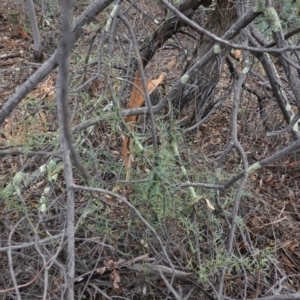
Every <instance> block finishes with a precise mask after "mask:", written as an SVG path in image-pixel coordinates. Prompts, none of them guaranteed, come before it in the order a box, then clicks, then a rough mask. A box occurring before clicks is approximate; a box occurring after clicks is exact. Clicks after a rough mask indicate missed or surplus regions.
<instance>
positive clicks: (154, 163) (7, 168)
mask: <svg viewBox="0 0 300 300" xmlns="http://www.w3.org/2000/svg"><path fill="white" fill-rule="evenodd" d="M146 2H147V1H141V2H140V3H139V5H140V6H139V7H138V8H140V9H137V8H132V7H131V8H130V9H131V10H129V15H130V16H131V19H130V21H131V22H133V23H134V26H135V27H134V28H135V31H136V32H137V38H139V39H143V38H144V37H145V36H147V32H151V30H153V29H154V28H155V26H156V25H155V22H156V21H155V20H162V19H163V18H164V12H163V11H162V10H161V8H160V7H159V6H157V5H156V4H155V5H153V6H149V5H147V3H146ZM23 9H24V7H23V6H22V5H21V4H19V2H18V3H17V2H13V1H1V3H0V24H1V26H0V67H1V68H0V97H1V102H0V105H1V106H2V105H3V104H4V103H5V102H6V101H7V100H8V99H9V97H10V96H11V95H12V94H13V93H14V92H16V91H17V88H18V86H20V85H21V84H22V83H23V82H24V81H25V80H27V79H28V78H29V76H30V75H32V74H33V73H34V72H35V71H36V70H37V69H38V68H39V67H40V64H38V63H36V62H34V61H33V40H32V35H31V30H30V25H29V24H30V23H29V21H28V19H27V18H26V17H25V15H24V13H23ZM52 9H54V8H52ZM83 9H84V7H81V6H80V7H77V10H75V15H76V14H79V13H80V12H81V11H82V10H83ZM50 12H51V9H50ZM47 13H49V11H46V12H45V11H44V16H45V15H46V14H47ZM37 14H38V17H39V18H41V15H42V12H41V7H39V6H37ZM105 16H106V15H105V14H102V15H100V16H99V17H97V20H95V21H94V22H93V23H92V24H91V25H90V26H89V27H87V28H85V34H84V36H83V37H82V38H81V39H80V40H79V42H78V43H77V44H76V47H75V48H74V50H73V54H72V56H71V62H70V65H71V70H72V72H73V73H72V78H71V83H70V85H71V87H70V102H69V105H70V108H71V114H72V126H75V125H77V124H80V123H81V122H84V121H86V120H89V119H92V118H94V117H99V116H103V118H102V121H101V122H100V123H99V124H98V125H97V126H95V127H93V128H92V129H91V130H89V129H87V130H85V131H84V134H80V133H76V134H74V141H75V142H76V144H77V148H78V151H80V157H81V159H82V160H83V161H84V162H85V164H86V165H87V166H88V168H89V170H90V172H91V173H92V175H93V182H92V184H93V186H95V187H99V188H105V189H107V190H110V191H113V192H114V193H118V194H120V195H122V196H124V197H126V198H127V199H128V200H129V201H130V203H132V204H133V205H134V206H135V207H136V208H137V209H138V211H139V212H140V213H141V214H142V216H144V217H145V219H146V221H147V222H148V223H149V224H151V226H152V228H154V229H155V231H156V232H157V234H158V235H159V236H160V238H161V240H162V243H163V245H164V247H165V249H166V251H167V252H168V255H169V258H170V259H171V261H172V263H173V264H174V266H175V267H176V269H178V270H181V271H182V272H184V275H182V274H181V275H178V276H177V277H176V278H175V281H174V287H175V289H176V290H177V291H180V289H181V290H182V292H183V294H185V295H187V294H188V293H189V292H191V294H190V298H189V299H200V298H199V297H200V296H199V295H200V294H201V297H203V299H205V297H204V296H203V295H204V294H203V293H202V289H205V290H207V291H208V292H209V293H211V292H212V290H211V286H210V284H212V285H213V286H215V285H216V284H217V282H215V281H214V280H215V278H216V276H217V275H218V274H219V272H220V270H222V268H224V266H227V271H226V276H225V285H224V291H223V293H224V295H227V296H228V297H231V298H236V299H246V298H251V299H254V298H257V297H261V296H266V295H272V294H275V293H276V292H279V293H288V292H300V279H299V276H297V274H299V272H300V270H299V266H300V245H299V241H300V215H299V211H300V210H299V199H300V189H299V183H298V182H299V180H298V178H299V173H300V159H299V153H295V154H292V155H289V156H286V157H284V159H282V160H280V161H278V162H276V163H274V164H272V165H269V166H267V167H266V168H264V169H263V170H261V171H258V172H256V173H253V174H250V176H249V179H248V181H247V184H246V188H245V189H244V194H243V196H242V199H241V204H240V208H239V219H238V227H237V230H236V233H235V239H234V245H233V248H234V252H233V253H234V254H233V257H230V258H227V257H226V255H225V250H224V245H225V243H226V242H225V240H226V238H227V234H228V230H229V226H228V224H229V223H228V222H229V221H230V218H231V211H232V207H233V205H234V197H235V192H236V187H237V186H236V185H235V186H233V187H232V188H231V189H229V190H228V191H227V192H226V193H223V192H221V193H220V195H219V197H218V201H217V200H216V198H215V193H214V192H213V191H211V190H205V189H200V188H198V189H197V193H198V194H199V195H201V197H200V198H199V199H198V200H197V201H196V202H193V201H192V200H195V199H191V197H190V195H189V192H188V190H187V189H186V188H182V187H181V183H184V182H185V181H186V178H185V177H184V176H183V175H179V174H181V164H183V165H184V166H185V168H186V169H187V170H188V177H189V180H190V181H191V182H207V183H214V182H215V177H214V176H215V173H214V172H215V168H216V166H217V163H218V160H219V157H220V154H221V153H222V152H223V150H224V148H225V146H226V145H227V143H228V142H229V129H230V117H231V108H232V100H231V98H230V97H227V100H226V101H225V102H224V104H223V105H222V106H220V108H219V109H218V110H216V111H215V112H214V113H213V114H212V116H211V117H210V118H209V119H208V121H207V122H205V123H204V124H203V125H201V126H200V127H199V129H198V130H197V131H196V132H195V131H192V132H189V133H186V134H182V131H183V130H184V128H180V126H179V125H180V122H179V125H178V124H177V123H176V122H174V121H173V120H172V118H171V117H169V116H168V115H165V114H160V115H158V116H157V118H156V126H157V134H158V139H159V151H158V160H154V159H153V160H152V158H153V157H154V154H153V149H152V148H151V143H149V140H151V130H150V129H149V126H148V125H149V124H148V125H147V124H146V125H145V126H144V124H143V122H140V124H139V128H138V129H137V137H138V139H140V140H141V143H142V145H143V146H144V148H145V150H144V152H140V151H139V149H134V151H135V152H134V160H133V162H132V165H131V174H130V176H131V177H130V180H129V181H125V177H126V173H127V171H128V170H126V168H124V163H123V161H122V159H121V158H120V152H121V149H122V146H123V145H122V142H123V137H124V135H125V133H126V130H125V129H124V128H123V127H122V122H121V120H120V118H118V116H116V115H114V116H113V115H112V114H105V111H106V109H107V107H108V105H109V103H111V100H112V96H111V94H110V92H109V91H111V88H113V90H119V89H120V88H121V85H122V82H120V81H118V79H117V77H118V76H120V74H122V70H121V71H120V70H119V69H118V68H115V69H114V68H111V65H112V64H111V61H109V63H106V60H105V59H106V57H105V58H104V59H103V65H102V69H101V72H102V75H103V76H102V77H101V80H98V81H96V82H95V81H93V82H92V83H91V84H90V85H87V89H86V90H83V89H82V90H80V92H78V93H76V92H75V90H76V89H77V88H78V87H80V86H81V84H85V82H86V81H87V78H90V77H91V76H92V75H91V74H94V73H93V72H95V69H93V67H94V66H95V61H96V60H95V57H96V55H97V54H98V51H97V47H96V46H97V45H99V43H100V42H101V37H99V36H97V37H96V42H95V44H94V45H93V47H95V49H94V50H95V51H94V53H93V54H92V55H91V56H93V55H94V56H93V57H92V58H89V59H90V60H88V62H90V64H86V65H87V66H88V67H87V70H85V71H84V72H83V71H81V70H82V69H83V66H84V65H85V64H84V59H83V58H82V57H84V58H85V57H86V56H85V55H86V53H88V49H89V45H90V41H91V39H92V37H93V35H94V34H95V31H96V30H97V29H98V28H99V27H101V26H103V24H105V21H106V17H105ZM47 17H49V20H51V22H53V24H54V23H55V22H59V20H58V19H56V18H55V16H53V15H51V14H50V13H49V14H48V15H47ZM46 23H47V22H45V23H43V26H42V28H43V31H42V37H43V40H44V45H46V49H47V50H46V51H45V52H44V61H46V60H47V59H48V58H49V56H50V55H51V54H52V51H53V49H55V45H56V44H57V43H58V36H59V34H58V32H59V29H58V27H59V26H58V25H55V26H54V25H53V24H51V23H49V25H48V27H47V26H46V25H45V24H46ZM47 24H48V23H47ZM119 26H120V25H119ZM117 28H118V27H117ZM119 30H120V28H119ZM184 30H185V31H189V29H187V28H184ZM119 32H121V30H120V31H119ZM121 38H123V39H124V41H123V45H122V47H124V48H122V47H119V44H117V41H119V40H118V39H121ZM118 39H116V41H114V42H115V43H116V44H117V45H114V46H113V47H115V48H114V49H115V52H114V54H118V55H115V56H111V57H110V59H112V57H113V58H114V59H115V60H114V61H113V65H114V66H118V67H119V66H120V65H121V66H123V65H126V64H125V62H124V58H123V57H122V55H123V54H124V53H126V51H128V44H126V39H127V36H126V34H124V35H122V32H121V34H119V35H118ZM45 40H46V42H45ZM195 45H196V43H195V41H194V39H193V38H192V37H190V36H187V35H185V34H184V33H180V34H178V35H177V36H176V38H175V37H174V39H173V40H171V41H169V42H168V43H167V44H166V45H165V46H164V47H163V48H162V49H160V50H159V51H158V52H157V54H156V56H155V57H154V59H153V60H152V61H151V63H150V64H149V66H148V67H147V69H146V75H147V76H148V78H156V77H158V76H159V75H160V74H161V72H167V75H166V79H165V86H164V87H161V88H160V90H159V91H160V93H161V97H163V95H164V93H167V91H168V90H169V89H170V88H171V86H172V84H173V82H174V81H176V79H177V78H178V76H179V75H180V73H181V70H182V66H183V65H184V64H185V60H186V59H189V58H190V56H191V54H192V50H193V47H195ZM185 50H187V52H185ZM122 51H123V52H122ZM95 53H96V54H95ZM185 53H187V55H186V56H187V57H185ZM105 55H107V54H106V53H105ZM93 59H94V60H93ZM253 70H254V71H255V72H257V73H260V74H261V76H263V78H264V74H263V72H262V70H261V68H260V67H259V66H258V65H257V66H254V67H253ZM125 71H126V69H125ZM108 74H109V76H108ZM55 80H56V73H55V72H53V73H52V74H51V75H50V76H49V77H48V78H47V79H46V80H44V81H43V82H42V83H40V85H39V86H38V87H37V88H36V89H35V90H34V91H33V92H31V93H30V94H29V95H28V96H27V97H26V98H25V99H24V100H23V101H22V102H21V104H20V105H19V106H18V108H16V109H15V110H14V111H13V113H12V115H11V116H9V117H8V118H7V119H6V121H5V124H4V125H2V129H1V136H0V154H1V162H0V178H1V180H0V184H1V189H2V190H3V191H5V192H6V193H9V192H10V194H9V195H7V194H5V193H4V192H3V193H2V194H1V197H0V206H1V211H0V234H1V244H2V243H3V245H1V246H2V247H3V248H0V250H1V252H0V255H1V262H0V269H1V270H2V272H1V275H0V293H1V294H2V295H3V299H15V298H14V297H15V294H14V292H13V290H14V288H13V289H12V290H10V288H12V287H14V283H13V277H14V278H15V279H16V281H17V284H18V285H22V284H24V286H23V287H20V289H19V290H20V294H21V296H22V299H38V298H39V296H37V295H41V294H43V292H44V287H45V286H47V287H48V290H47V291H48V292H47V293H48V294H47V295H48V297H50V298H51V299H56V298H59V297H60V296H59V295H60V293H61V289H62V287H61V285H60V283H61V281H62V279H63V278H64V271H63V269H64V265H65V263H66V261H67V257H66V252H65V250H64V241H63V239H62V240H59V242H58V241H55V242H54V241H53V242H52V243H48V244H47V245H35V244H34V241H36V240H38V239H45V238H50V237H53V236H55V235H58V234H61V233H62V232H64V228H65V213H66V209H67V208H66V191H65V187H64V177H63V173H62V169H63V168H62V165H61V163H60V159H59V145H58V141H57V128H58V121H57V112H56V99H55ZM231 80H232V79H231V74H230V72H229V70H228V69H227V67H224V69H223V71H222V76H221V80H220V82H219V84H218V87H217V93H216V97H222V96H223V95H225V94H226V92H227V88H228V86H229V84H230V81H231ZM257 80H258V79H257V77H256V76H255V75H253V74H252V75H251V76H249V78H248V79H247V83H248V84H249V86H250V87H253V88H254V89H258V88H257V85H256V81H257ZM126 91H127V92H126V93H124V98H123V99H122V101H121V105H123V106H125V105H126V103H127V101H128V98H129V95H130V89H129V88H128V87H126ZM261 91H262V92H263V93H267V97H266V98H265V100H264V101H265V107H266V111H267V115H268V118H267V122H268V123H269V125H270V126H271V127H270V128H269V130H266V127H265V123H264V122H263V120H262V118H261V115H260V114H259V110H258V103H257V100H256V98H255V97H254V96H253V95H252V94H251V93H248V92H246V91H244V93H243V97H242V101H241V105H240V108H239V119H238V130H239V133H238V135H239V140H240V141H241V144H242V145H243V147H244V150H245V151H246V153H247V155H248V159H249V163H250V164H251V163H254V162H256V161H259V160H261V159H262V158H264V157H267V156H269V155H271V154H272V153H275V152H276V151H277V150H278V149H280V148H281V147H282V146H283V145H286V144H288V143H289V142H290V141H291V138H290V136H289V134H288V133H284V134H282V135H275V136H267V134H266V131H274V130H278V129H282V128H283V127H284V124H283V122H282V117H281V115H280V113H279V111H278V108H277V106H276V104H275V102H274V100H273V99H272V92H271V91H267V92H266V90H265V89H261ZM145 123H146V122H145ZM90 128H91V127H90ZM174 140H175V142H176V143H177V145H178V148H179V153H180V161H179V159H177V157H176V156H175V155H174V152H173V151H172V142H173V141H174ZM17 151H21V152H20V153H18V152H17ZM28 151H29V152H30V151H31V152H32V153H33V154H32V155H30V154H28ZM39 151H43V153H40V154H38V152H39ZM26 153H27V154H26ZM149 161H150V163H149ZM45 165H46V166H47V168H46V170H47V171H45V172H44V173H43V171H41V166H45ZM241 170H242V163H241V161H240V158H239V156H238V155H237V153H235V152H232V153H231V154H230V155H228V156H227V158H226V160H225V163H224V165H223V173H222V178H221V180H222V181H226V180H228V179H230V178H232V177H233V176H234V175H236V174H238V173H239V172H240V171H241ZM20 172H25V174H27V176H28V178H26V180H25V179H23V180H22V185H20V189H21V195H19V194H18V193H15V192H12V191H13V190H11V188H12V182H13V185H17V186H18V181H16V180H17V177H16V175H17V174H19V173H20ZM74 172H75V175H74V178H75V179H74V180H75V181H76V183H78V184H83V182H82V179H81V177H80V174H78V173H77V172H76V170H74ZM30 178H31V179H30ZM4 196H6V197H4ZM45 199H46V200H45ZM205 199H207V200H209V201H210V203H211V204H213V206H215V208H216V211H214V212H212V211H211V210H210V209H209V207H208V206H207V205H206V203H207V202H206V201H205ZM75 200H76V201H75V210H76V220H75V221H76V226H77V231H76V240H75V247H76V276H77V280H78V282H75V283H76V285H75V289H76V295H77V296H78V297H80V295H81V296H82V295H84V296H85V297H86V298H89V299H104V298H101V297H103V295H102V296H101V293H99V291H98V290H99V287H100V288H101V289H102V290H104V291H106V293H107V294H108V295H110V296H113V295H120V296H123V297H126V298H127V299H150V298H149V297H150V296H149V295H151V298H152V299H167V295H168V289H167V286H166V283H165V281H164V280H162V279H161V278H160V276H159V275H158V273H157V272H158V271H157V270H156V273H155V272H154V275H153V274H152V273H151V272H150V274H147V272H149V269H147V271H146V274H145V273H143V272H140V270H138V269H134V268H133V267H132V268H131V267H130V266H129V265H128V264H127V265H126V264H125V265H124V266H121V262H120V259H123V260H124V259H125V260H127V263H128V261H130V260H131V259H134V258H137V257H138V258H140V260H139V259H137V261H138V262H140V261H143V262H146V263H149V264H150V263H151V266H159V267H162V266H168V262H167V260H166V258H165V257H163V255H162V252H161V245H160V243H159V242H158V240H157V239H156V237H155V235H153V233H152V232H151V230H149V227H147V226H146V225H145V223H143V222H142V221H141V219H140V218H138V217H137V215H136V213H135V212H134V211H132V210H130V209H129V208H128V206H126V205H125V204H124V203H122V202H121V201H120V200H118V198H116V197H114V196H111V195H108V194H104V195H100V196H99V194H89V193H87V192H84V191H81V192H78V193H77V194H76V199H75ZM191 203H193V204H191ZM44 209H45V210H44ZM60 238H61V237H60ZM31 242H33V244H32V245H31V246H28V247H25V246H24V247H20V248H16V249H14V248H13V249H12V248H11V246H12V245H22V244H23V245H25V244H26V243H31ZM5 247H7V248H8V249H10V250H5V249H6V248H5ZM146 254H147V255H149V257H147V258H145V257H144V256H143V255H146ZM53 257H54V258H55V259H53ZM51 259H52V260H51ZM199 262H201V263H199ZM46 266H47V268H45V267H46ZM120 266H121V267H120ZM96 271H97V272H96ZM85 273H88V275H91V277H90V278H86V279H85V280H88V279H89V281H90V285H86V286H84V285H83V284H82V283H81V284H79V281H80V280H79V279H78V278H81V276H82V275H83V274H85ZM189 273H191V274H192V276H191V277H189V276H190V275H186V274H189ZM12 274H14V275H12ZM97 274H98V275H99V274H100V275H103V276H102V277H101V276H98V277H97V276H96V275H97ZM92 275H93V276H94V275H95V276H94V277H95V278H94V277H92ZM185 276H187V277H185ZM99 277H100V279H99ZM119 277H120V282H119V281H118V280H117V279H116V278H119ZM187 278H188V279H187ZM93 280H94V281H93ZM77 283H78V284H77ZM194 283H196V285H198V286H200V287H201V288H200V287H199V289H198V287H195V286H194ZM25 285H26V286H25ZM97 288H98V290H97ZM3 290H7V292H6V293H4V292H3ZM2 295H1V296H2ZM169 296H170V295H169ZM96 297H97V298H96ZM172 297H173V296H172ZM172 297H171V296H170V298H169V299H173V298H172ZM0 298H1V297H0ZM1 299H2V298H1ZM201 299H202V298H201Z"/></svg>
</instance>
